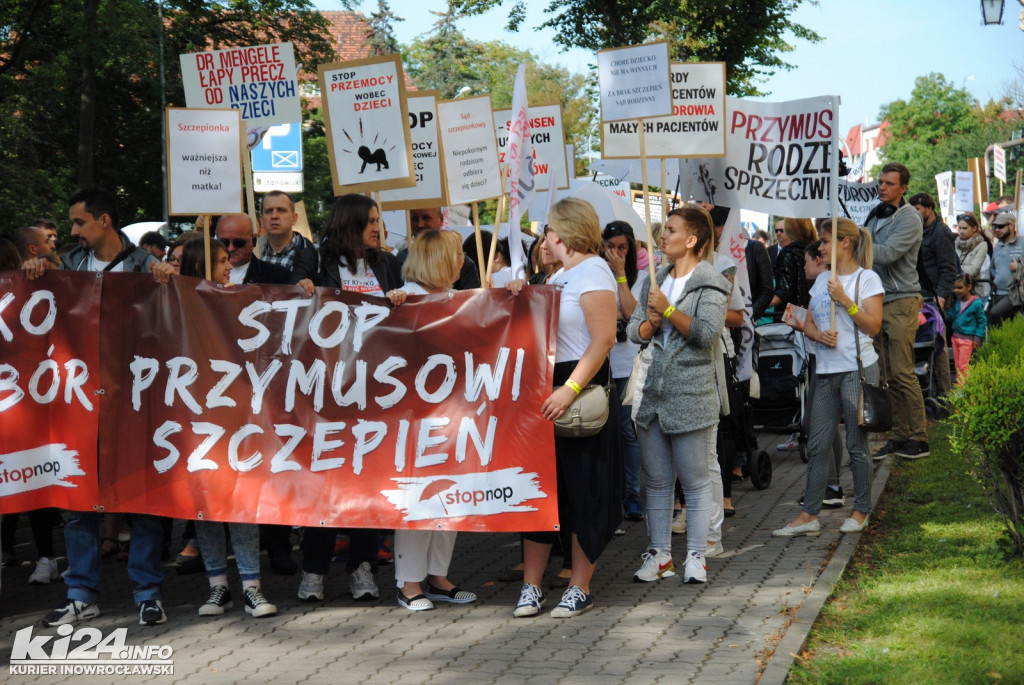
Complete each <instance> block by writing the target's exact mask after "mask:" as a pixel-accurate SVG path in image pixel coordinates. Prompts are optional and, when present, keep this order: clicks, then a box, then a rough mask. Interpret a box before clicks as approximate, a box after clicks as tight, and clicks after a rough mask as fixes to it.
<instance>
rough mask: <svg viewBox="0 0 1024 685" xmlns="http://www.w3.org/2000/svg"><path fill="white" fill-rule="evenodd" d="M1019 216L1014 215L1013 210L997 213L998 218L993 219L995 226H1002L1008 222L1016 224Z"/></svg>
mask: <svg viewBox="0 0 1024 685" xmlns="http://www.w3.org/2000/svg"><path fill="white" fill-rule="evenodd" d="M1016 223H1017V217H1016V216H1014V214H1013V212H1002V213H1000V214H997V215H996V218H995V219H993V220H992V227H993V228H1002V227H1003V226H1005V225H1006V224H1016Z"/></svg>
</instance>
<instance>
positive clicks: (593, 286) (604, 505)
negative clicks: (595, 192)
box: [513, 198, 622, 618]
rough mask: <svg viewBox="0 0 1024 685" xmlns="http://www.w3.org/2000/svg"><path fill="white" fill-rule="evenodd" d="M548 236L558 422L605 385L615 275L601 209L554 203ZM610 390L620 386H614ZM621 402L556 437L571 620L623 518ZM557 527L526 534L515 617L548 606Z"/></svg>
mask: <svg viewBox="0 0 1024 685" xmlns="http://www.w3.org/2000/svg"><path fill="white" fill-rule="evenodd" d="M544 240H545V242H546V243H547V245H548V248H549V249H550V251H551V254H552V256H554V258H555V259H557V260H558V261H559V262H561V264H562V268H561V269H560V270H559V271H558V272H556V273H555V275H554V276H553V277H552V279H551V281H550V283H552V284H554V285H558V286H561V290H560V296H559V317H558V333H557V336H558V338H557V345H556V348H555V378H554V381H555V389H554V390H553V392H552V393H551V394H550V395H549V396H548V398H547V399H546V400H544V403H543V404H542V405H541V407H540V411H541V415H542V416H543V417H544V418H545V419H548V420H549V421H554V420H555V419H557V418H559V417H560V416H561V415H562V414H564V413H565V410H566V409H567V408H568V407H569V405H570V404H571V403H572V401H573V400H574V399H576V396H577V395H578V394H579V393H580V392H581V391H582V389H583V388H584V387H586V386H587V385H588V384H590V383H597V384H601V385H607V384H608V382H609V374H610V369H609V366H608V352H609V351H610V350H611V348H612V346H613V345H614V344H615V312H616V307H615V290H616V287H615V277H614V276H613V275H612V272H611V269H610V268H609V267H608V263H607V262H606V261H605V260H604V259H603V258H602V257H601V253H602V250H603V248H604V245H603V243H602V241H601V227H600V224H599V222H598V218H597V213H596V212H595V211H594V208H593V207H591V206H590V205H589V204H588V203H586V202H583V201H582V200H579V199H576V198H566V199H564V200H562V201H560V202H558V203H557V204H555V206H554V207H552V208H551V212H550V214H549V215H548V226H547V228H546V229H545V231H544ZM612 392H615V389H614V387H613V388H612ZM615 409H616V403H614V402H612V403H611V405H610V407H609V412H608V420H607V421H606V423H605V425H604V427H603V428H602V429H601V432H599V433H598V434H597V435H594V436H590V437H560V436H557V435H556V436H555V461H556V465H557V475H558V510H559V524H560V527H561V528H562V530H564V531H568V532H569V533H571V535H572V550H571V554H572V576H571V577H570V580H569V588H568V589H567V590H566V591H565V593H564V594H563V595H562V599H561V601H560V602H559V604H558V606H557V607H555V609H554V610H553V611H552V612H551V615H552V616H553V617H555V618H569V617H572V616H576V615H578V614H581V613H583V612H584V611H588V610H589V609H591V608H592V607H593V606H594V603H593V597H592V595H591V592H590V580H591V578H592V576H593V574H594V565H595V563H596V562H597V559H598V557H600V556H601V552H602V551H604V548H605V546H607V544H608V542H609V541H610V540H611V538H612V536H613V535H614V533H615V529H616V527H617V526H618V524H619V523H620V522H621V520H622V508H621V507H622V505H621V500H622V455H621V450H620V448H619V444H618V439H617V437H618V436H617V430H618V425H619V417H618V415H617V411H616V410H615ZM555 539H556V533H554V532H528V533H524V534H523V561H524V568H523V583H524V584H523V587H522V590H521V592H520V595H519V602H518V603H517V605H516V608H515V611H514V612H513V613H514V615H515V616H517V617H521V616H534V615H536V614H539V613H540V610H541V607H542V606H543V604H544V593H543V592H542V591H541V588H540V584H541V579H542V577H543V575H544V568H545V567H546V566H547V561H548V556H549V555H550V553H551V545H552V543H554V541H555Z"/></svg>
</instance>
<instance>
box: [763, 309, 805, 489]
mask: <svg viewBox="0 0 1024 685" xmlns="http://www.w3.org/2000/svg"><path fill="white" fill-rule="evenodd" d="M754 360H755V363H756V365H757V375H758V378H759V380H760V385H761V396H760V398H758V399H756V400H753V401H752V403H751V411H753V415H754V421H753V423H754V426H755V428H758V429H761V430H765V431H769V432H771V433H796V434H797V435H798V442H799V444H800V458H801V459H802V460H803V461H804V462H805V463H806V461H807V435H806V433H805V432H804V429H803V423H804V412H805V411H806V406H805V405H806V398H807V383H808V370H807V363H808V357H807V348H806V346H805V344H804V334H803V333H801V332H799V331H797V330H794V329H792V328H790V327H789V325H787V324H784V323H769V324H764V325H761V326H758V327H757V328H755V329H754ZM761 455H764V457H765V458H766V457H767V456H768V454H767V452H763V451H762V452H761V454H760V455H758V461H760V460H761V459H762V457H761ZM753 481H754V474H753V473H751V482H753ZM754 485H755V487H756V483H754Z"/></svg>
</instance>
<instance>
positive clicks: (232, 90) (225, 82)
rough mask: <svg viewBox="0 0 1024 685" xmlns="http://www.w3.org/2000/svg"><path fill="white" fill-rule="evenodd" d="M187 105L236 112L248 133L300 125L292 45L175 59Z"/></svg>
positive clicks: (257, 46)
mask: <svg viewBox="0 0 1024 685" xmlns="http://www.w3.org/2000/svg"><path fill="white" fill-rule="evenodd" d="M179 58H180V60H181V81H182V84H183V85H184V86H185V104H186V105H188V107H189V108H191V109H197V108H216V109H224V108H225V107H231V108H232V109H237V110H238V111H239V112H240V113H241V115H242V119H243V120H245V123H246V125H247V126H248V128H253V127H256V126H270V125H271V124H287V123H289V122H292V121H302V109H301V107H302V104H301V102H300V101H299V85H298V77H297V74H296V72H295V52H294V49H293V48H292V44H291V43H272V44H269V45H251V46H248V47H240V48H227V49H225V50H211V51H209V52H195V53H190V54H186V55H179Z"/></svg>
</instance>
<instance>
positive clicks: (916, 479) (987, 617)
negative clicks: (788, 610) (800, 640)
mask: <svg viewBox="0 0 1024 685" xmlns="http://www.w3.org/2000/svg"><path fill="white" fill-rule="evenodd" d="M948 436H949V429H948V427H947V426H946V425H944V424H939V425H938V426H935V427H934V428H933V429H932V431H931V456H930V457H928V458H927V459H921V460H918V461H897V462H895V463H893V464H891V468H892V475H891V476H890V478H889V483H888V485H887V487H886V492H885V494H884V495H883V497H882V499H881V500H880V502H879V505H878V507H877V509H876V510H875V511H874V512H873V513H872V522H871V527H870V533H869V534H865V535H864V536H863V538H862V539H861V544H860V547H859V548H858V550H857V552H856V554H855V555H854V557H853V560H852V561H851V563H850V565H849V566H847V569H846V572H845V573H844V575H843V579H842V580H841V581H840V583H839V584H838V585H837V587H836V588H835V592H834V594H833V597H832V599H831V600H829V602H828V604H826V606H825V608H824V610H823V611H822V614H821V616H820V617H819V620H818V623H817V624H816V625H815V626H814V628H813V630H812V631H811V634H810V638H809V640H808V646H807V651H806V652H805V653H804V654H803V655H802V657H803V658H802V659H800V660H798V663H797V665H796V666H795V667H794V669H793V670H792V671H791V673H790V676H789V681H788V682H789V683H799V684H808V685H809V684H811V683H813V684H814V685H818V684H820V683H879V684H882V683H884V684H885V685H891V684H898V683H908V684H909V683H912V684H913V685H926V684H931V683H943V684H945V683H951V684H952V683H955V684H959V683H1024V563H1022V562H1021V561H1020V560H1016V561H1006V560H1005V559H1004V558H1003V557H1002V555H1001V552H1000V551H999V547H998V545H997V540H998V539H999V538H1000V537H1001V536H1002V535H1003V534H1004V533H1003V530H1004V529H1003V524H1002V521H1001V520H1000V518H999V516H998V514H996V513H995V511H994V510H993V509H992V507H991V506H989V504H988V501H987V500H986V498H985V495H984V493H983V492H982V491H981V489H980V486H979V485H977V484H976V483H975V482H974V481H973V480H972V479H971V478H970V476H968V475H967V473H966V472H965V467H964V465H963V462H962V460H961V459H959V458H958V457H957V455H954V454H951V450H950V447H949V441H948Z"/></svg>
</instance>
